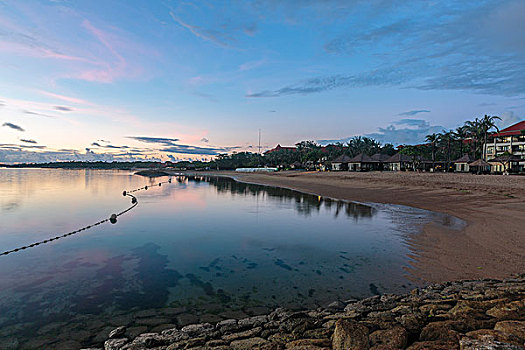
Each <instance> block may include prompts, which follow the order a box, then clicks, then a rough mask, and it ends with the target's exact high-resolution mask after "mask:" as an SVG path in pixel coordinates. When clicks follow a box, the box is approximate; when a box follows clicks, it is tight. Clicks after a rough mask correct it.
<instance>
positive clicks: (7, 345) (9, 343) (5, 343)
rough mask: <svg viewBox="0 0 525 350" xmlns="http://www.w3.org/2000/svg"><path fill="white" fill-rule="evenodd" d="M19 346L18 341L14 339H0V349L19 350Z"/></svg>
mask: <svg viewBox="0 0 525 350" xmlns="http://www.w3.org/2000/svg"><path fill="white" fill-rule="evenodd" d="M19 345H20V344H19V342H18V339H16V338H13V337H9V338H4V339H0V349H5V350H15V349H18V347H19Z"/></svg>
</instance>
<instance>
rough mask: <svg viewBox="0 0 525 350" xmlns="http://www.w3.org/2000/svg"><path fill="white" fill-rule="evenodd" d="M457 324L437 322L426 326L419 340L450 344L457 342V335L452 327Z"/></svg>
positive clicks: (458, 337)
mask: <svg viewBox="0 0 525 350" xmlns="http://www.w3.org/2000/svg"><path fill="white" fill-rule="evenodd" d="M457 323H458V322H455V321H439V322H431V323H429V324H427V325H426V326H425V327H424V328H423V330H422V331H421V334H420V335H419V340H422V341H425V340H427V341H430V340H444V341H451V342H458V341H459V339H460V336H459V333H458V332H457V331H455V330H454V326H455V325H457Z"/></svg>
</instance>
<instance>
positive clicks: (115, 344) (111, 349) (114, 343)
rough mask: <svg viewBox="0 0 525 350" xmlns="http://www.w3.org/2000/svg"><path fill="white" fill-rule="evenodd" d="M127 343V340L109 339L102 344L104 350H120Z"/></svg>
mask: <svg viewBox="0 0 525 350" xmlns="http://www.w3.org/2000/svg"><path fill="white" fill-rule="evenodd" d="M127 342H128V338H119V339H109V340H106V342H105V343H104V350H120V349H121V348H122V347H123V346H124V345H126V344H127Z"/></svg>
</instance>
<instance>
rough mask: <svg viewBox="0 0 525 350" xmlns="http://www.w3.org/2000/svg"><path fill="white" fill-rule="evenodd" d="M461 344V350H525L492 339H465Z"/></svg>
mask: <svg viewBox="0 0 525 350" xmlns="http://www.w3.org/2000/svg"><path fill="white" fill-rule="evenodd" d="M459 344H460V346H461V350H523V347H522V346H516V345H512V344H506V343H501V342H498V341H495V340H491V339H472V338H468V337H463V338H462V339H461V340H460V342H459Z"/></svg>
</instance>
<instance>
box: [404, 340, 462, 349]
mask: <svg viewBox="0 0 525 350" xmlns="http://www.w3.org/2000/svg"><path fill="white" fill-rule="evenodd" d="M457 349H459V344H458V343H454V342H447V341H442V340H437V341H420V342H416V343H414V344H412V345H410V346H409V347H408V348H407V350H457Z"/></svg>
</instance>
